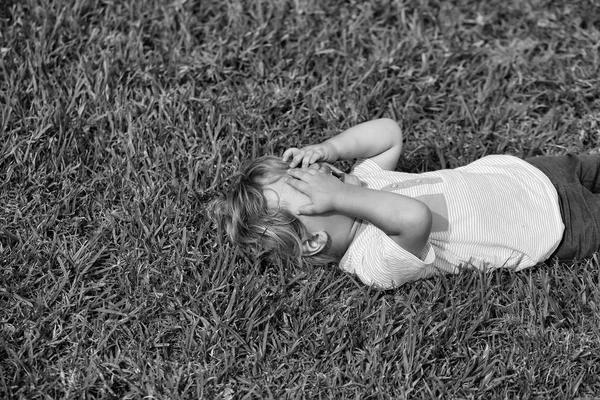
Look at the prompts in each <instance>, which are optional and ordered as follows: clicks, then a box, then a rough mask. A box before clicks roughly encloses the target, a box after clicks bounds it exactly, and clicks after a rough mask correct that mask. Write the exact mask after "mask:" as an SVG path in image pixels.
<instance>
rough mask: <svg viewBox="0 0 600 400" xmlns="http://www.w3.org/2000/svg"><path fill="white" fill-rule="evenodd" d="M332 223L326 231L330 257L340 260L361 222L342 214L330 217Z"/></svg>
mask: <svg viewBox="0 0 600 400" xmlns="http://www.w3.org/2000/svg"><path fill="white" fill-rule="evenodd" d="M331 222H335V223H332V224H331V225H330V227H329V229H327V233H328V234H329V236H330V237H331V249H330V253H331V255H333V256H335V257H337V258H339V259H341V258H342V257H343V255H344V254H345V253H346V251H347V250H348V247H350V244H351V243H352V241H354V239H355V237H356V235H357V234H358V230H359V228H360V226H361V222H362V221H361V220H360V219H357V218H354V217H349V216H347V215H343V214H337V215H335V216H332V218H331Z"/></svg>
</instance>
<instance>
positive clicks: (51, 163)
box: [0, 0, 600, 400]
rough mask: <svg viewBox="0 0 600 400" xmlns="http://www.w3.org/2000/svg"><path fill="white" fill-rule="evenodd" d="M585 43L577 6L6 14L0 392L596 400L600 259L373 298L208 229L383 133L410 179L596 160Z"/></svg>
mask: <svg viewBox="0 0 600 400" xmlns="http://www.w3.org/2000/svg"><path fill="white" fill-rule="evenodd" d="M599 43H600V5H599V4H598V2H597V1H595V0H581V1H572V2H568V1H552V0H529V1H525V0H490V1H483V2H482V1H475V0H456V1H452V2H450V1H442V0H422V1H416V0H372V1H370V2H363V1H357V0H354V1H341V0H337V1H329V0H272V1H271V0H225V1H218V0H195V1H194V0H187V1H186V0H131V1H119V0H74V1H67V0H2V1H0V398H2V399H4V398H6V399H12V398H15V399H35V398H44V399H54V398H56V399H62V398H65V399H87V398H90V399H92V398H124V399H196V398H206V399H224V400H229V399H253V398H275V399H279V398H308V399H312V398H316V399H319V398H321V399H327V398H335V399H338V398H352V399H402V398H410V399H421V398H422V399H431V398H457V399H458V398H467V399H471V398H473V399H475V398H481V399H494V398H497V399H511V398H519V399H521V398H532V399H546V398H552V399H563V398H564V399H569V398H572V399H573V398H574V399H581V400H583V399H592V398H600V378H599V375H600V259H599V258H593V259H591V260H587V261H581V262H579V263H575V264H572V265H562V264H558V263H553V262H550V263H548V265H542V266H539V267H536V268H532V269H530V270H526V271H523V272H519V273H514V272H509V271H501V270H500V271H496V272H492V273H486V274H482V273H479V272H473V271H465V272H463V273H461V274H459V275H456V276H446V277H439V278H434V279H430V280H426V281H422V282H418V283H414V284H410V285H406V286H404V287H402V288H400V289H398V290H393V291H386V292H381V291H377V290H373V289H369V288H368V287H366V286H364V285H362V284H361V283H360V282H358V280H357V279H356V278H354V277H352V276H348V275H345V274H344V273H342V272H341V271H339V270H338V269H337V268H335V267H334V266H330V267H323V268H314V269H312V268H307V267H305V268H297V267H292V266H286V265H267V264H265V263H261V262H257V261H256V260H253V259H252V258H251V257H248V256H245V255H244V254H243V253H242V252H241V251H240V250H239V249H236V248H234V247H232V246H231V245H230V244H227V243H226V242H225V241H224V240H222V239H220V238H219V236H218V235H217V233H216V232H215V231H214V229H213V223H212V221H211V219H210V215H208V211H207V203H208V202H209V201H210V200H212V199H213V198H214V197H215V196H216V195H218V193H219V192H221V191H222V190H223V189H225V188H226V187H227V185H228V181H227V178H228V176H230V175H231V174H232V173H234V172H235V171H236V170H237V168H238V167H239V165H240V163H241V162H242V161H243V160H245V159H248V158H251V157H254V156H257V155H262V154H265V153H275V154H281V153H282V152H283V151H284V150H285V149H286V148H288V147H289V146H292V145H294V146H297V145H303V144H308V143H315V142H317V141H319V140H322V139H324V138H327V137H329V136H331V135H334V134H336V133H338V132H340V131H341V130H343V129H345V128H347V127H350V126H352V125H354V124H356V123H359V122H363V121H366V120H369V119H373V118H377V117H390V118H393V119H395V120H396V121H398V123H399V124H400V126H401V127H402V128H403V130H404V132H405V137H406V143H405V153H404V156H403V159H402V160H401V162H400V163H399V165H398V169H399V170H405V171H409V172H419V171H423V170H428V169H437V168H440V167H456V166H460V165H464V164H466V163H468V162H470V161H472V160H474V159H477V158H479V157H481V156H483V155H485V154H495V153H507V154H513V155H516V156H519V157H528V156H533V155H543V154H552V155H554V154H564V153H566V152H578V153H590V152H598V149H599V147H600V78H599V77H600V56H599V53H600V47H599ZM342 166H344V167H347V166H348V165H342Z"/></svg>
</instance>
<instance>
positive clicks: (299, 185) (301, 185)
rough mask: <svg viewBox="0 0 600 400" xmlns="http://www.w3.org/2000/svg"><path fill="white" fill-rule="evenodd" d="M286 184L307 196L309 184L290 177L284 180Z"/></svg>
mask: <svg viewBox="0 0 600 400" xmlns="http://www.w3.org/2000/svg"><path fill="white" fill-rule="evenodd" d="M283 181H284V182H285V183H287V184H288V185H290V186H291V187H293V188H294V189H296V190H298V191H300V192H302V193H304V194H306V191H307V189H308V184H307V183H306V182H304V181H302V180H300V179H294V178H290V177H289V176H288V177H286V178H285V179H284V180H283Z"/></svg>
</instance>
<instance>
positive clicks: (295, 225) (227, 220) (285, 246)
mask: <svg viewBox="0 0 600 400" xmlns="http://www.w3.org/2000/svg"><path fill="white" fill-rule="evenodd" d="M287 170H288V165H287V163H285V162H283V161H282V160H281V159H280V158H278V157H275V156H263V157H259V158H257V159H255V160H253V161H250V162H247V163H245V164H244V165H242V167H241V170H240V172H239V173H238V174H237V176H236V177H235V178H234V180H233V182H232V184H231V186H230V188H229V191H228V193H227V194H226V196H225V197H221V198H220V199H218V200H216V201H215V202H214V203H213V207H212V210H213V212H214V217H215V219H216V221H217V223H218V225H219V228H220V229H221V230H224V231H225V232H226V233H227V236H228V239H229V240H230V241H231V242H232V243H234V244H237V245H239V246H240V247H241V248H242V250H243V251H248V250H252V251H256V252H257V253H258V254H261V255H264V256H266V257H267V258H270V259H272V260H277V259H278V260H284V261H286V262H296V263H298V264H302V261H303V258H302V241H303V239H306V238H307V237H308V236H309V232H308V231H307V229H306V227H305V226H304V224H303V223H302V222H301V221H300V219H298V217H296V216H295V215H294V214H293V213H292V212H290V211H288V210H286V209H285V208H283V207H273V206H271V207H269V205H268V204H267V199H266V197H265V195H264V194H263V190H264V188H265V186H266V185H269V184H271V183H274V182H276V181H277V180H279V179H281V178H282V177H283V175H284V174H285V173H286V171H287ZM328 248H329V245H328V246H327V248H326V249H325V251H323V252H322V253H319V254H317V255H313V256H310V257H308V256H306V257H304V261H306V262H308V263H309V264H315V265H316V264H326V263H329V262H332V261H334V260H335V258H334V257H331V256H328V255H327V250H328Z"/></svg>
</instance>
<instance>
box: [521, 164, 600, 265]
mask: <svg viewBox="0 0 600 400" xmlns="http://www.w3.org/2000/svg"><path fill="white" fill-rule="evenodd" d="M525 161H527V162H529V163H530V164H532V165H533V166H535V167H537V168H539V169H540V170H541V171H542V172H544V174H546V175H547V176H548V178H550V181H552V183H553V184H554V187H555V188H556V191H557V192H558V200H559V204H560V212H561V214H562V218H563V222H564V224H565V232H564V235H563V239H562V241H561V243H560V245H559V247H558V249H556V251H555V252H554V254H553V255H552V257H551V258H554V257H557V258H558V259H559V260H562V261H572V260H574V259H582V258H587V257H591V256H592V255H593V254H594V253H596V252H600V155H591V156H584V155H581V156H579V155H573V154H568V155H566V156H558V157H551V156H550V157H535V158H529V159H527V160H525Z"/></svg>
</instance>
